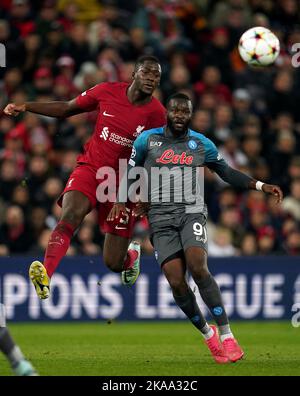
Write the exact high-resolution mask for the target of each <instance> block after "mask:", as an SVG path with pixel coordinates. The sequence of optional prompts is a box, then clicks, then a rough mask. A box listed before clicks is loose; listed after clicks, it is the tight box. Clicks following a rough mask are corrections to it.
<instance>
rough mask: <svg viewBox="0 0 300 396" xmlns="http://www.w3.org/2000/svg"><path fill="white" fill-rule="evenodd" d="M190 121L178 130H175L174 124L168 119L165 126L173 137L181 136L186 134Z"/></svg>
mask: <svg viewBox="0 0 300 396" xmlns="http://www.w3.org/2000/svg"><path fill="white" fill-rule="evenodd" d="M189 123H190V121H187V122H186V123H184V124H183V125H182V127H180V129H178V128H176V126H175V123H174V122H173V121H171V120H170V118H167V124H168V127H169V129H170V131H171V132H172V134H173V135H174V136H183V135H185V134H186V132H187V130H188V127H189Z"/></svg>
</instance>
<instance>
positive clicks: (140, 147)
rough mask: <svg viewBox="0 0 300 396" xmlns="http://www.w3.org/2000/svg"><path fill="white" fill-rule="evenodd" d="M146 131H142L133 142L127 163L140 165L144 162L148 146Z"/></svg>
mask: <svg viewBox="0 0 300 396" xmlns="http://www.w3.org/2000/svg"><path fill="white" fill-rule="evenodd" d="M148 136H149V133H148V131H145V132H143V133H142V134H141V135H140V136H139V137H138V138H137V139H136V140H135V141H134V143H133V147H132V152H131V157H130V160H129V162H128V163H129V165H131V166H140V165H143V164H144V162H145V157H146V153H147V146H148Z"/></svg>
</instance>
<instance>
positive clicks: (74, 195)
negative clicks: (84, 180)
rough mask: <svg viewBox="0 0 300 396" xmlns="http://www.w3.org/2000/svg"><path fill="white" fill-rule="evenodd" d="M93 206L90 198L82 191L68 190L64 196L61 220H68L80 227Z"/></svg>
mask: <svg viewBox="0 0 300 396" xmlns="http://www.w3.org/2000/svg"><path fill="white" fill-rule="evenodd" d="M91 208H92V206H91V202H90V200H89V199H88V197H87V196H86V195H84V194H83V193H82V192H80V191H68V192H66V193H65V194H64V196H63V198H62V213H61V220H64V221H68V222H70V223H71V224H73V225H74V226H75V227H78V226H79V225H80V224H81V223H82V221H83V219H84V218H85V216H86V215H87V214H88V213H89V212H90V211H91Z"/></svg>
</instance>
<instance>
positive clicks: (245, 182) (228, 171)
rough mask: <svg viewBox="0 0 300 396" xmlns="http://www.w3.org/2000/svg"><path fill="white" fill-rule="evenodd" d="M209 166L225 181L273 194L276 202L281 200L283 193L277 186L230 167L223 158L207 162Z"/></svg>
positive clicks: (240, 186) (235, 185)
mask: <svg viewBox="0 0 300 396" xmlns="http://www.w3.org/2000/svg"><path fill="white" fill-rule="evenodd" d="M209 168H210V169H212V170H214V171H215V172H216V173H217V174H218V175H219V176H220V177H221V178H222V179H223V180H224V181H225V182H227V183H229V184H231V185H232V186H234V187H238V188H244V189H251V190H261V191H263V192H264V193H266V194H271V195H274V196H275V197H276V198H277V203H280V202H282V199H283V193H282V191H281V188H280V187H279V186H276V185H273V184H266V183H262V182H260V181H258V180H255V179H253V178H252V177H250V176H248V175H246V174H245V173H243V172H240V171H238V170H236V169H233V168H231V167H230V166H229V165H228V164H227V163H226V162H225V161H224V160H223V159H220V160H217V161H216V162H214V163H212V164H209Z"/></svg>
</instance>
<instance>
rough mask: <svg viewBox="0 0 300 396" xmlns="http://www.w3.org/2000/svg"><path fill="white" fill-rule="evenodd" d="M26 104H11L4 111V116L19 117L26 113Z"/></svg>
mask: <svg viewBox="0 0 300 396" xmlns="http://www.w3.org/2000/svg"><path fill="white" fill-rule="evenodd" d="M25 110H26V109H25V104H21V105H16V104H15V103H9V104H8V105H7V106H6V107H5V109H4V110H3V112H4V114H6V115H9V116H14V117H16V116H18V115H19V114H20V113H22V112H23V111H25Z"/></svg>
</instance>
